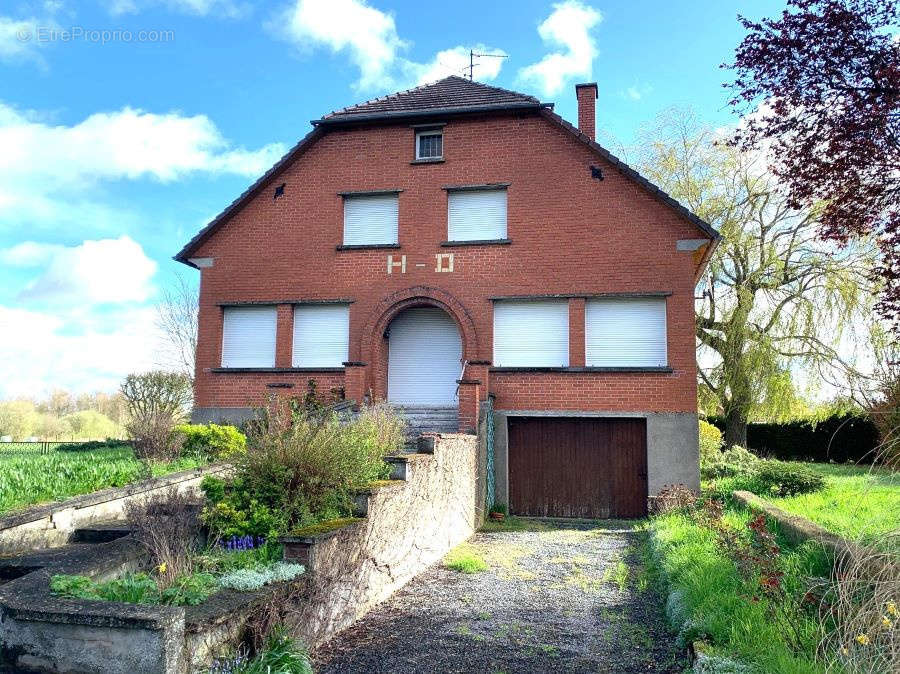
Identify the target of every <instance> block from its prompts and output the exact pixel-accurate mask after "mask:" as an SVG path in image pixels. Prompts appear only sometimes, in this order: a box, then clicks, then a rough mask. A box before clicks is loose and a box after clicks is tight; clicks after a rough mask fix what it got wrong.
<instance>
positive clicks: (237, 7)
mask: <svg viewBox="0 0 900 674" xmlns="http://www.w3.org/2000/svg"><path fill="white" fill-rule="evenodd" d="M154 5H162V6H163V7H165V8H167V9H168V10H170V11H172V12H178V13H179V14H191V15H193V16H210V15H213V16H218V17H223V18H228V19H237V18H241V17H243V16H246V15H247V14H249V13H250V12H251V11H252V10H253V8H252V6H251V5H249V4H248V3H246V2H234V0H108V1H107V3H106V7H107V9H108V10H109V13H110V14H112V15H113V16H119V15H121V14H137V13H138V12H140V11H142V10H144V9H147V8H148V7H152V6H154Z"/></svg>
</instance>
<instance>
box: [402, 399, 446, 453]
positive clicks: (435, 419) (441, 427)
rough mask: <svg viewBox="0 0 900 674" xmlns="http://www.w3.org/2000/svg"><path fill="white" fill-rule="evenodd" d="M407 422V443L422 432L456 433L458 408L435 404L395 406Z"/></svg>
mask: <svg viewBox="0 0 900 674" xmlns="http://www.w3.org/2000/svg"><path fill="white" fill-rule="evenodd" d="M396 409H397V411H398V412H399V413H400V414H401V415H402V416H403V418H404V419H405V420H406V423H407V431H406V437H407V445H409V444H413V445H414V444H415V442H416V438H418V437H419V436H420V435H421V434H422V433H456V432H457V431H459V408H458V407H457V406H456V405H453V406H452V407H443V406H435V405H402V406H397V407H396Z"/></svg>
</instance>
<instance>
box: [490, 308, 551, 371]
mask: <svg viewBox="0 0 900 674" xmlns="http://www.w3.org/2000/svg"><path fill="white" fill-rule="evenodd" d="M494 365H495V366H497V367H568V365H569V302H568V300H536V301H531V300H528V301H521V300H511V301H510V300H504V301H498V302H494Z"/></svg>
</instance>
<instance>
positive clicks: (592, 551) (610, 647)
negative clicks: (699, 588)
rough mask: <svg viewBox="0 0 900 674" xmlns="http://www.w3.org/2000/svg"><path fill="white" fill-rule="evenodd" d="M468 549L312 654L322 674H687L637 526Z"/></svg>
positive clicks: (529, 529)
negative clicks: (471, 565) (464, 557)
mask: <svg viewBox="0 0 900 674" xmlns="http://www.w3.org/2000/svg"><path fill="white" fill-rule="evenodd" d="M518 526H519V527H520V530H515V531H496V532H482V533H479V534H477V535H475V536H474V537H473V538H472V539H471V540H470V541H469V543H468V544H467V545H468V546H469V547H470V548H471V550H472V552H474V553H476V554H478V555H480V556H481V557H482V558H483V559H484V560H485V561H486V562H487V563H488V570H486V571H482V572H480V573H474V574H464V573H460V572H457V571H453V570H450V569H447V568H444V567H443V566H441V565H438V566H435V567H433V568H431V569H429V570H428V571H426V572H424V573H423V574H422V575H420V576H419V577H417V578H416V579H414V580H413V581H412V582H411V583H410V584H409V585H407V586H406V587H405V588H404V589H403V590H401V591H400V592H398V593H397V594H396V595H394V597H392V598H391V599H390V600H389V601H388V602H386V603H384V604H382V605H380V606H378V607H376V608H375V609H374V610H372V611H371V612H370V613H369V614H367V615H366V616H365V617H364V618H363V619H362V620H360V621H359V622H357V623H356V624H354V625H353V626H351V627H350V628H349V629H348V630H346V631H344V632H342V633H341V634H339V635H338V636H337V637H336V638H334V639H332V640H331V642H329V643H327V644H325V645H323V646H321V647H320V648H319V649H317V650H316V651H315V652H314V653H313V657H314V659H315V662H316V671H317V672H320V673H337V672H371V673H378V672H384V673H387V672H391V673H398V674H399V673H408V672H487V673H498V672H506V673H509V674H512V673H513V672H617V673H626V672H680V671H682V670H683V668H684V667H685V666H686V664H687V663H686V662H685V661H684V660H683V658H682V656H681V654H680V653H678V652H677V650H676V648H675V645H674V636H673V635H672V634H671V633H670V632H669V631H668V629H667V627H666V625H665V620H664V617H663V612H662V602H661V599H660V598H659V597H658V596H656V595H655V594H654V593H653V592H652V590H649V589H647V587H646V585H647V579H646V577H645V576H644V574H643V571H642V568H641V565H640V562H639V555H638V553H637V550H636V546H637V545H638V544H639V537H640V535H641V534H640V533H639V532H636V531H634V530H633V525H632V524H630V523H621V522H619V523H616V522H608V521H607V522H602V523H601V522H593V523H591V522H581V523H571V522H565V521H548V520H544V521H534V520H530V521H524V520H519V521H518Z"/></svg>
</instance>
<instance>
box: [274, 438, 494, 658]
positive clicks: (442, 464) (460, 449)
mask: <svg viewBox="0 0 900 674" xmlns="http://www.w3.org/2000/svg"><path fill="white" fill-rule="evenodd" d="M423 441H424V442H423ZM477 442H478V441H477V439H476V437H475V436H474V435H462V434H447V435H430V436H426V437H424V438H421V439H420V451H421V450H422V449H424V450H428V451H430V452H432V453H427V452H422V453H418V454H411V455H407V456H402V457H398V458H397V459H395V460H394V477H395V478H399V479H398V480H395V481H391V482H389V483H385V484H383V485H379V486H377V487H374V488H372V489H371V490H369V491H368V492H366V493H364V494H362V495H361V498H360V501H359V504H358V506H359V514H360V515H364V516H365V517H364V519H361V520H360V521H358V522H355V523H353V524H350V525H348V526H344V527H341V528H339V529H335V530H332V531H328V532H323V533H321V534H317V535H313V536H307V537H296V538H287V539H284V540H285V557H286V558H287V559H290V560H291V561H298V562H300V563H302V564H305V565H306V566H307V570H308V574H309V582H310V587H309V592H308V595H307V596H306V597H305V599H304V600H303V601H302V603H301V605H300V606H299V607H298V611H299V613H298V615H297V616H296V631H297V633H298V634H299V635H300V636H301V637H302V638H303V639H304V640H305V641H306V642H307V643H308V644H310V645H315V644H316V643H318V642H321V641H323V640H325V639H327V638H328V637H330V636H332V635H333V634H335V633H336V632H338V631H340V630H342V629H344V628H345V627H348V626H349V625H350V624H351V623H353V622H354V621H355V620H357V619H358V618H360V617H361V616H362V615H363V614H365V613H366V611H368V610H369V609H370V608H371V607H372V606H374V605H375V604H377V603H378V602H381V601H383V600H385V599H387V598H388V597H390V596H391V594H393V593H394V592H395V591H396V590H398V589H399V588H401V587H402V586H403V585H405V584H406V583H407V582H408V581H409V580H411V579H412V578H413V577H414V576H415V575H416V574H418V573H419V572H421V571H422V570H424V569H425V568H426V567H428V566H429V565H431V564H433V563H435V562H436V561H438V560H439V559H441V558H442V557H443V556H444V555H445V554H446V553H447V552H448V551H449V550H450V549H451V548H453V547H455V546H456V545H458V544H459V543H461V542H463V541H464V540H466V539H467V538H468V537H469V536H471V535H472V533H474V531H475V530H476V529H477V528H478V527H480V526H481V523H482V521H483V514H484V490H483V488H481V481H480V479H479V475H478V474H479V461H478V448H477ZM429 445H433V448H432V447H430V446H429Z"/></svg>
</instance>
